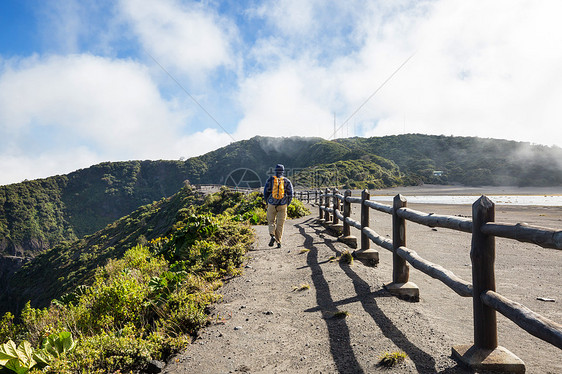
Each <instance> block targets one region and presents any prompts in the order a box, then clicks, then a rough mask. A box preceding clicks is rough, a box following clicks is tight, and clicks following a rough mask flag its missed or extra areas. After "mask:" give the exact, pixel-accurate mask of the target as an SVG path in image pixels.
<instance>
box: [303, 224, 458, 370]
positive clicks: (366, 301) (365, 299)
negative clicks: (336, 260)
mask: <svg viewBox="0 0 562 374" xmlns="http://www.w3.org/2000/svg"><path fill="white" fill-rule="evenodd" d="M314 221H315V220H314V219H310V220H307V221H305V222H303V223H302V224H297V225H295V227H297V228H298V230H299V232H300V233H301V234H302V235H303V236H304V238H305V248H308V249H310V252H309V253H308V258H307V263H308V266H309V267H310V269H311V271H312V279H313V283H314V286H315V287H316V290H317V293H316V299H317V302H318V306H317V307H315V308H312V309H309V310H307V312H312V311H318V310H319V311H321V312H322V315H323V317H324V318H325V320H326V323H327V326H328V330H329V334H330V346H331V347H330V348H331V352H332V356H333V358H334V361H335V362H336V365H337V367H338V370H339V372H340V373H342V372H353V373H362V372H363V369H362V368H361V367H360V365H359V363H358V362H357V360H356V358H355V355H354V353H353V350H352V348H351V345H350V340H349V328H348V326H347V324H346V321H345V319H340V320H335V319H333V318H330V317H332V313H333V312H332V313H327V312H326V311H337V307H338V306H340V305H345V304H348V303H353V302H357V301H359V302H360V303H361V305H362V307H363V309H364V310H365V311H366V312H367V313H368V314H369V315H370V316H371V318H372V319H373V320H374V321H375V323H376V324H377V325H378V326H379V328H380V329H381V331H382V333H383V334H384V336H385V337H387V338H388V339H390V340H391V341H392V342H393V343H394V344H395V345H396V346H397V347H398V348H400V349H401V350H402V351H404V352H405V353H406V354H407V355H408V357H410V359H411V360H412V362H413V363H414V365H415V366H416V369H417V371H418V372H419V373H436V372H437V370H436V367H435V359H434V358H433V357H432V356H431V355H429V354H428V353H426V352H425V351H423V350H422V349H420V348H419V347H417V346H416V345H415V344H413V343H412V342H411V341H409V340H408V338H407V337H406V336H405V335H404V333H403V332H402V331H400V330H399V329H398V328H397V327H396V326H395V325H394V323H393V322H392V321H391V320H390V318H388V317H387V316H386V315H385V313H384V312H383V311H382V310H381V309H380V308H379V306H378V305H377V301H376V299H377V298H379V297H392V296H391V295H390V294H389V293H388V292H387V291H386V290H383V289H381V290H378V291H376V292H371V288H370V286H369V284H368V283H367V282H365V281H364V280H363V279H361V277H359V276H358V275H357V273H356V272H355V271H353V269H352V268H351V267H350V266H349V265H347V264H344V263H340V267H341V269H342V270H343V272H344V273H345V274H346V275H347V276H348V277H349V278H350V279H351V281H352V282H353V286H354V288H355V292H356V296H354V297H350V298H347V299H344V300H340V301H334V300H333V299H332V297H331V295H330V292H329V288H328V284H327V282H326V280H325V279H324V277H323V275H322V269H321V268H320V263H319V262H318V248H317V247H316V246H315V245H312V244H311V243H314V244H316V243H315V241H314V238H313V236H312V235H310V234H309V233H307V231H306V227H308V228H309V229H312V230H314V231H315V233H316V234H320V233H325V230H324V228H323V226H321V225H317V224H315V223H314ZM318 237H320V235H316V240H317V238H318ZM322 244H324V245H326V246H327V247H328V248H330V249H331V250H332V251H333V252H335V253H336V254H339V251H338V250H337V249H336V247H335V246H334V244H333V240H330V239H329V238H326V239H324V242H323V243H322ZM325 314H329V315H325ZM343 360H345V362H343ZM349 361H351V362H349ZM459 370H460V371H459ZM454 372H458V373H461V372H462V373H467V372H469V371H465V370H463V369H462V368H459V367H456V368H450V369H447V370H445V371H443V372H442V373H454Z"/></svg>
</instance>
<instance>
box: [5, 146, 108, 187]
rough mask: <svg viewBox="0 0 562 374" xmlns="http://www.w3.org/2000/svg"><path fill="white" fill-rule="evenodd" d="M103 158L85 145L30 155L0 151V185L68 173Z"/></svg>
mask: <svg viewBox="0 0 562 374" xmlns="http://www.w3.org/2000/svg"><path fill="white" fill-rule="evenodd" d="M101 161H109V160H104V159H103V158H101V157H100V156H99V155H97V154H94V153H93V152H91V151H90V150H89V149H87V148H85V147H76V148H74V147H72V148H71V147H68V148H65V149H59V150H54V151H49V152H45V153H42V154H40V155H37V156H30V155H29V154H26V153H24V152H22V153H18V154H12V153H9V152H2V153H0V170H2V174H0V185H4V184H9V183H18V182H22V181H23V180H25V179H30V180H31V179H38V178H47V177H50V176H53V175H60V174H68V173H70V172H72V171H75V170H77V169H80V168H85V167H89V166H91V165H94V164H96V163H99V162H101Z"/></svg>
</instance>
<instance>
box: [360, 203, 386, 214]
mask: <svg viewBox="0 0 562 374" xmlns="http://www.w3.org/2000/svg"><path fill="white" fill-rule="evenodd" d="M365 205H366V206H368V207H369V208H373V209H374V210H378V211H379V212H383V213H388V214H392V207H391V206H390V205H384V204H379V203H377V202H374V201H372V200H367V201H365Z"/></svg>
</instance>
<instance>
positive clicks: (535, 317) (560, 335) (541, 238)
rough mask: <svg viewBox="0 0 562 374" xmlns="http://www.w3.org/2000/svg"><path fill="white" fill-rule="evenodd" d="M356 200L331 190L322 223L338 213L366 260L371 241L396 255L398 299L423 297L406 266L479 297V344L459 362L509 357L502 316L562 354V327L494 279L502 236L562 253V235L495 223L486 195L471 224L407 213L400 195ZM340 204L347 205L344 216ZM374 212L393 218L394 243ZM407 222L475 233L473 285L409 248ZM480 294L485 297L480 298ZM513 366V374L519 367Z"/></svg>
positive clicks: (475, 300) (474, 207)
mask: <svg viewBox="0 0 562 374" xmlns="http://www.w3.org/2000/svg"><path fill="white" fill-rule="evenodd" d="M350 195H351V191H346V193H345V195H341V194H340V193H339V192H338V191H337V190H335V189H334V190H333V191H332V192H330V191H329V190H328V189H326V190H325V193H323V194H320V195H319V197H320V201H324V206H322V204H320V205H319V210H320V219H322V221H325V222H327V223H329V215H330V214H332V218H333V221H334V223H337V222H338V220H341V221H342V222H343V223H344V232H347V234H345V235H347V236H348V237H347V238H348V239H349V235H350V233H349V227H350V226H351V227H355V228H356V229H358V230H359V231H360V232H361V250H359V251H357V252H358V253H357V255H358V256H359V255H361V256H364V255H365V254H366V253H368V254H369V256H371V255H372V254H373V251H374V250H371V249H369V248H370V244H369V243H371V242H373V243H375V244H376V245H378V246H379V247H382V248H385V249H387V250H389V251H390V252H392V254H393V282H392V283H389V284H385V288H387V289H388V290H389V291H390V292H391V293H392V294H394V295H397V296H411V295H412V294H415V293H417V291H416V290H417V286H416V285H415V284H413V283H411V282H409V280H408V274H409V271H408V267H407V265H406V264H407V263H409V264H410V265H412V266H413V267H414V268H416V269H418V270H419V271H421V272H423V273H424V274H426V275H429V276H430V277H432V278H435V279H437V280H439V281H441V282H442V283H444V284H445V285H446V286H448V287H449V288H451V289H452V290H453V291H455V292H456V293H457V294H458V295H460V296H463V297H472V298H473V304H474V305H473V320H474V345H472V346H457V347H453V352H454V353H455V352H456V353H455V355H456V357H458V358H460V359H461V361H463V362H465V363H469V364H470V365H472V363H471V362H472V361H471V359H470V358H469V357H468V356H464V354H461V353H459V352H472V353H471V354H474V355H476V356H478V357H480V355H482V357H486V356H487V355H488V354H489V353H490V352H492V351H494V350H495V349H496V348H498V349H500V351H501V352H504V351H502V350H501V347H499V346H498V344H497V324H496V317H495V313H496V311H497V312H499V313H501V314H503V315H504V316H506V317H507V318H509V319H510V320H512V321H513V322H514V323H516V324H517V325H518V326H519V327H521V328H522V329H524V330H525V331H527V332H528V333H530V334H532V335H534V336H536V337H538V338H540V339H542V340H544V341H546V342H548V343H550V344H552V345H554V346H556V347H558V348H560V349H562V325H560V324H558V323H556V322H553V321H551V320H549V319H547V318H545V317H542V316H541V315H539V314H537V313H535V312H533V311H532V310H530V309H528V308H527V307H525V306H523V305H521V304H519V303H517V302H514V301H511V300H509V299H507V298H505V297H503V296H501V295H500V294H498V293H496V292H495V288H496V287H495V275H494V259H495V238H496V237H503V238H508V239H515V240H518V241H521V242H529V243H534V244H537V245H539V246H541V247H543V248H554V249H562V230H553V229H550V228H543V227H533V226H529V225H528V224H525V223H519V224H516V225H513V224H505V223H498V222H494V217H495V210H494V209H495V208H494V203H493V202H492V201H491V200H490V199H488V198H487V197H486V196H482V197H481V198H480V199H478V200H477V201H476V202H475V203H474V204H473V205H472V219H470V218H464V217H457V216H447V215H439V214H434V213H424V212H420V211H417V210H414V209H410V208H407V207H406V199H405V198H404V197H403V196H401V195H397V196H395V198H394V205H393V206H390V205H384V204H380V203H377V202H375V201H372V200H370V195H369V193H368V191H366V190H365V191H363V193H362V197H361V198H359V197H351V196H350ZM340 202H343V208H342V209H343V212H344V214H342V212H341V211H340V208H341V207H340ZM352 204H358V205H360V206H361V221H360V222H358V221H356V220H354V219H352V218H350V217H349V215H350V212H351V206H352ZM370 209H374V210H377V211H380V212H383V213H387V214H391V215H392V236H393V238H392V240H390V239H388V238H385V237H383V236H381V235H379V234H377V233H376V232H375V231H374V230H373V229H371V228H370V227H369V210H370ZM322 212H324V213H322ZM323 216H324V217H325V218H324V219H323V218H322V217H323ZM406 221H411V222H415V223H418V224H421V225H425V226H429V227H441V228H447V229H452V230H455V231H461V232H466V233H471V234H472V240H471V252H470V257H471V262H472V283H470V282H467V281H465V280H463V279H461V278H459V277H458V276H456V275H455V274H454V273H453V272H452V271H450V270H447V269H445V268H443V267H442V266H441V265H438V264H434V263H432V262H430V261H428V260H426V259H424V258H422V257H420V256H419V255H418V253H417V252H416V251H414V250H412V249H409V248H407V247H406V241H405V239H406V226H405V222H406ZM367 250H369V251H371V252H368V251H367ZM374 252H376V251H374ZM354 255H355V253H354ZM376 259H377V262H378V252H376ZM475 295H479V296H478V297H476V296H475ZM416 298H417V296H416ZM463 347H470V350H468V351H467V350H465V349H464V348H463ZM467 349H468V348H467ZM474 352H479V353H474ZM467 354H468V353H467ZM510 354H511V353H510ZM513 357H514V358H515V361H510V362H520V363H521V365H523V371H524V364H523V363H522V361H521V360H519V359H518V358H517V357H516V356H513ZM508 361H509V359H506V361H505V362H508ZM494 365H495V364H494ZM510 365H511V364H510ZM517 365H519V364H517ZM477 367H478V366H477ZM494 367H495V366H494ZM509 367H510V369H509V370H512V369H513V368H514V367H511V366H509ZM520 369H521V368H520V367H519V368H518V369H517V370H516V371H518V372H521V370H520Z"/></svg>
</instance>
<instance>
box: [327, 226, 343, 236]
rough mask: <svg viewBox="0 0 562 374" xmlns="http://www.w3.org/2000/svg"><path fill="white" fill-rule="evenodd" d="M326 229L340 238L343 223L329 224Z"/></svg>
mask: <svg viewBox="0 0 562 374" xmlns="http://www.w3.org/2000/svg"><path fill="white" fill-rule="evenodd" d="M328 229H329V230H330V231H332V233H334V234H335V235H336V236H340V235H341V234H342V233H343V223H338V224H333V223H332V224H329V225H328Z"/></svg>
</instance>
